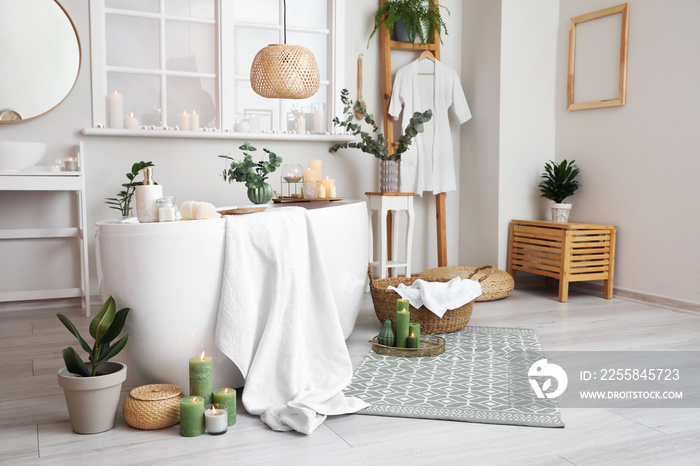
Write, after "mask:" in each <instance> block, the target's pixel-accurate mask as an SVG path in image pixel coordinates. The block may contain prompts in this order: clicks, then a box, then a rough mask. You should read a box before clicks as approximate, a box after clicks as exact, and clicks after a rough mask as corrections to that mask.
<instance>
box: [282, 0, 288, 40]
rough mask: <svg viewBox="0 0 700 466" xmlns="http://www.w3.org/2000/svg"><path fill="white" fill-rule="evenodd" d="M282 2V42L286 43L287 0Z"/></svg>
mask: <svg viewBox="0 0 700 466" xmlns="http://www.w3.org/2000/svg"><path fill="white" fill-rule="evenodd" d="M282 3H283V4H284V44H285V45H287V0H284V1H283V2H282Z"/></svg>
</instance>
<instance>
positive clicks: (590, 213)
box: [556, 0, 700, 303]
mask: <svg viewBox="0 0 700 466" xmlns="http://www.w3.org/2000/svg"><path fill="white" fill-rule="evenodd" d="M629 3H630V28H629V60H628V70H627V73H628V74H627V104H626V105H625V106H622V107H612V108H603V109H592V110H580V111H574V112H567V111H566V100H565V97H566V71H567V59H568V53H567V44H568V24H567V23H568V20H569V18H571V17H574V16H578V15H581V14H585V13H589V12H592V11H597V10H599V9H603V8H606V7H608V6H611V4H610V2H609V1H607V0H562V1H561V5H560V8H561V9H560V14H559V23H560V26H559V53H558V65H557V120H556V153H557V159H558V160H561V159H564V158H566V159H575V160H576V162H577V164H578V165H579V167H580V168H581V182H582V187H581V189H580V190H579V191H578V192H577V193H576V195H574V196H573V197H572V198H571V199H570V201H571V202H573V204H574V207H573V210H572V213H571V219H572V220H574V221H582V222H593V223H603V224H613V225H618V227H619V229H618V242H617V260H616V263H615V265H616V268H615V286H616V287H619V288H621V289H625V290H630V291H633V292H640V293H645V294H651V295H657V296H660V297H665V298H672V299H676V300H684V301H689V302H693V303H700V287H698V284H699V283H700V260H698V259H700V254H699V253H698V248H697V242H698V238H699V237H700V216H699V215H698V205H699V204H700V189H698V181H697V175H698V173H699V172H700V140H699V139H698V137H697V132H698V125H699V124H700V119H699V118H698V114H697V109H698V108H699V107H700V92H698V90H697V85H698V82H700V60H698V59H697V57H698V56H700V41H698V40H697V18H699V17H700V2H698V1H697V0H676V1H673V2H659V1H657V0H630V2H629Z"/></svg>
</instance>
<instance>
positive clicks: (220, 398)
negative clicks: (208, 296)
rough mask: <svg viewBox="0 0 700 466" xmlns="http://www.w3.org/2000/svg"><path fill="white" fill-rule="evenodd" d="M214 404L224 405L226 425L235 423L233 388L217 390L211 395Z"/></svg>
mask: <svg viewBox="0 0 700 466" xmlns="http://www.w3.org/2000/svg"><path fill="white" fill-rule="evenodd" d="M212 401H213V402H214V403H220V404H225V405H226V407H227V408H228V425H229V426H232V425H234V424H235V423H236V390H234V389H233V388H217V389H216V390H214V394H213V395H212Z"/></svg>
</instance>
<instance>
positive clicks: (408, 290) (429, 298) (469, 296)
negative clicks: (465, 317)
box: [387, 277, 481, 318]
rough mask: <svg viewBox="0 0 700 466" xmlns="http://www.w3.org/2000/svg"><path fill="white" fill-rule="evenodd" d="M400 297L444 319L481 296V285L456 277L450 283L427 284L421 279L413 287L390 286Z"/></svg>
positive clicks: (401, 284) (389, 288) (400, 284)
mask: <svg viewBox="0 0 700 466" xmlns="http://www.w3.org/2000/svg"><path fill="white" fill-rule="evenodd" d="M387 289H388V290H394V291H396V292H397V293H398V294H399V296H401V297H402V298H404V299H408V301H409V302H410V303H411V306H413V307H415V308H416V309H418V308H419V307H421V306H425V307H426V309H428V310H429V311H430V312H432V313H433V314H435V315H436V316H438V317H440V318H442V316H443V315H445V312H447V311H448V310H451V309H457V308H458V307H461V306H464V305H465V304H467V303H468V302H470V301H473V300H475V299H476V298H478V297H479V296H481V284H480V283H479V282H477V281H474V280H468V279H464V280H462V279H461V278H460V277H455V278H453V279H452V280H450V281H449V282H427V281H425V280H421V279H420V278H419V279H418V280H416V281H414V282H413V284H412V285H411V286H406V285H404V284H403V283H399V286H398V287H395V286H388V287H387Z"/></svg>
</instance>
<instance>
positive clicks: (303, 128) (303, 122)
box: [297, 115, 306, 134]
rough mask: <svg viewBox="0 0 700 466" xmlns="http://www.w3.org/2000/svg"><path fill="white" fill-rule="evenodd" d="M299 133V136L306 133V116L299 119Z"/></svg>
mask: <svg viewBox="0 0 700 466" xmlns="http://www.w3.org/2000/svg"><path fill="white" fill-rule="evenodd" d="M297 133H299V134H305V133H306V119H304V116H303V115H302V116H300V117H299V118H297Z"/></svg>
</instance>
